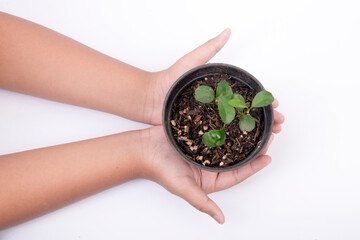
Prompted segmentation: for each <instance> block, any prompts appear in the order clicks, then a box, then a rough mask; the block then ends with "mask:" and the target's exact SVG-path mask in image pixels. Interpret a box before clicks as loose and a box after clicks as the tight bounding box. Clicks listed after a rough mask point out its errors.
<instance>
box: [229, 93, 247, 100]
mask: <svg viewBox="0 0 360 240" xmlns="http://www.w3.org/2000/svg"><path fill="white" fill-rule="evenodd" d="M232 99H240V100H241V101H243V102H245V99H244V97H243V96H241V95H240V94H237V93H234V94H233V96H232Z"/></svg>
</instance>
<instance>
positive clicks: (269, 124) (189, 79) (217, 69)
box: [162, 63, 274, 172]
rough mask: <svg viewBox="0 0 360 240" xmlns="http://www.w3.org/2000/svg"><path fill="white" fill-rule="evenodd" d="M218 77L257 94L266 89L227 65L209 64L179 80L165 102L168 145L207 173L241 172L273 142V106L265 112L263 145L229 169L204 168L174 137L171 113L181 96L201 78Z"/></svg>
mask: <svg viewBox="0 0 360 240" xmlns="http://www.w3.org/2000/svg"><path fill="white" fill-rule="evenodd" d="M217 74H227V75H229V76H230V77H231V78H232V79H235V80H236V81H241V82H242V83H244V84H246V85H247V86H248V87H249V88H250V89H252V90H254V91H255V92H260V91H261V90H264V87H263V86H262V85H261V83H260V82H259V81H258V80H257V79H256V78H255V77H254V76H252V75H251V74H249V73H248V72H246V71H244V70H242V69H241V68H238V67H236V66H232V65H229V64H223V63H211V64H205V65H202V66H199V67H196V68H194V69H192V70H190V71H188V72H186V73H185V74H183V75H182V76H181V77H180V78H179V79H177V80H176V82H175V83H174V84H173V85H172V86H171V88H170V90H169V92H168V93H167V95H166V98H165V101H164V107H163V113H162V117H163V119H162V121H163V127H164V130H165V134H166V137H167V140H168V142H169V143H170V145H171V147H172V148H173V149H174V150H175V152H177V154H178V155H179V156H180V157H181V158H182V159H183V160H184V161H186V162H187V163H189V164H191V165H193V166H195V167H197V168H200V169H203V170H207V171H211V172H225V171H231V170H234V169H237V168H240V167H242V166H244V165H246V164H248V163H250V162H252V161H253V160H255V159H256V158H257V157H258V156H259V155H260V153H261V152H262V151H263V150H264V148H265V147H266V144H267V142H268V141H269V139H270V136H271V133H272V128H273V121H274V116H273V107H272V106H271V105H269V106H267V107H263V108H262V110H263V115H264V130H263V132H262V133H260V137H259V142H258V144H257V146H256V147H255V149H254V150H253V151H252V152H251V153H250V154H249V155H248V156H247V157H246V158H245V159H244V160H242V161H240V162H238V163H236V164H234V165H231V166H227V167H210V166H204V165H202V164H199V163H197V162H195V161H193V160H191V159H189V158H188V157H187V156H186V155H185V153H184V152H183V151H182V150H181V148H180V147H179V145H178V143H177V142H176V140H175V139H174V137H173V134H172V128H171V122H170V121H171V109H172V106H173V103H174V102H175V100H176V99H177V98H178V96H179V95H180V94H181V93H182V92H183V91H184V90H185V89H186V88H187V87H189V86H191V84H192V83H193V82H195V81H197V80H199V79H201V78H204V77H207V76H211V75H217Z"/></svg>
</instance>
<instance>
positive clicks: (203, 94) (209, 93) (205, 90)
mask: <svg viewBox="0 0 360 240" xmlns="http://www.w3.org/2000/svg"><path fill="white" fill-rule="evenodd" d="M195 99H196V100H197V101H199V102H202V103H210V102H212V101H214V99H215V96H214V90H213V89H212V88H211V87H209V86H200V87H198V88H196V90H195Z"/></svg>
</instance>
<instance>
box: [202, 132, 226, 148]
mask: <svg viewBox="0 0 360 240" xmlns="http://www.w3.org/2000/svg"><path fill="white" fill-rule="evenodd" d="M225 139H226V135H225V131H224V130H211V131H209V132H206V133H204V134H203V136H202V141H203V143H204V144H205V145H206V146H208V147H209V148H213V147H216V146H221V145H223V144H224V142H225Z"/></svg>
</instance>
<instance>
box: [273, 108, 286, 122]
mask: <svg viewBox="0 0 360 240" xmlns="http://www.w3.org/2000/svg"><path fill="white" fill-rule="evenodd" d="M284 121H285V117H284V115H282V114H281V113H279V112H278V111H276V110H274V123H275V124H282V123H284Z"/></svg>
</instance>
